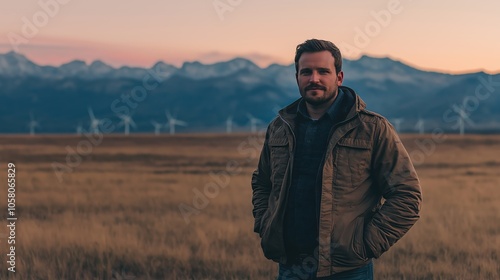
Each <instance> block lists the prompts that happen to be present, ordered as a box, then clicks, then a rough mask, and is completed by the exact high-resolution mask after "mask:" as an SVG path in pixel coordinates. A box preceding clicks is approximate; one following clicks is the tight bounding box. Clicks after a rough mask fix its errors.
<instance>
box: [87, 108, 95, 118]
mask: <svg viewBox="0 0 500 280" xmlns="http://www.w3.org/2000/svg"><path fill="white" fill-rule="evenodd" d="M87 111H88V112H89V116H90V119H91V120H95V119H96V118H95V116H94V111H92V108H91V107H88V108H87Z"/></svg>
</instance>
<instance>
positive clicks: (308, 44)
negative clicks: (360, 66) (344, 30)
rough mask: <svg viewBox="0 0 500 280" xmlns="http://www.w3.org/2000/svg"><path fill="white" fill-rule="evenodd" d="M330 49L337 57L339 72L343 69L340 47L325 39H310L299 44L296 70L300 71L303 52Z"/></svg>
mask: <svg viewBox="0 0 500 280" xmlns="http://www.w3.org/2000/svg"><path fill="white" fill-rule="evenodd" d="M321 51H329V52H330V53H331V54H332V56H333V58H335V72H336V73H339V72H340V71H341V70H342V55H341V54H340V50H339V48H337V46H335V44H334V43H332V42H330V41H325V40H318V39H310V40H307V41H305V42H304V43H302V44H300V45H297V50H296V51H295V72H298V71H299V59H300V56H301V55H302V54H303V53H310V52H321Z"/></svg>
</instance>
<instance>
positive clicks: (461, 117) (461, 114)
mask: <svg viewBox="0 0 500 280" xmlns="http://www.w3.org/2000/svg"><path fill="white" fill-rule="evenodd" d="M464 104H465V103H464ZM453 109H455V112H457V113H458V123H457V126H458V130H459V131H460V136H463V135H464V134H465V122H467V123H469V124H471V125H473V124H474V122H473V121H472V120H471V119H470V118H469V115H468V114H467V113H466V112H465V111H464V109H463V108H460V107H458V106H457V105H453Z"/></svg>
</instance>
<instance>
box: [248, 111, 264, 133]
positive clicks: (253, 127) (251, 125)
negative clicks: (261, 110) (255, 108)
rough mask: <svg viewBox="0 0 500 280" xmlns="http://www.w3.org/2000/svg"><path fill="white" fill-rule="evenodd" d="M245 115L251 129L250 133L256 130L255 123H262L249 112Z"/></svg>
mask: <svg viewBox="0 0 500 280" xmlns="http://www.w3.org/2000/svg"><path fill="white" fill-rule="evenodd" d="M247 117H248V119H249V120H250V130H251V131H252V133H255V132H257V124H259V123H262V121H261V120H259V119H257V118H255V117H254V116H252V115H251V114H247Z"/></svg>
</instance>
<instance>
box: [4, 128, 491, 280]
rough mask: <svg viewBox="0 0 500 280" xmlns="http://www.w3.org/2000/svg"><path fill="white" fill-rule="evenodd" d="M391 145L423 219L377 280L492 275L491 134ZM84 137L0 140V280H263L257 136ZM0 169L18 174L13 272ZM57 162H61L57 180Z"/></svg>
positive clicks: (267, 264)
mask: <svg viewBox="0 0 500 280" xmlns="http://www.w3.org/2000/svg"><path fill="white" fill-rule="evenodd" d="M402 138H403V141H404V143H405V145H406V147H407V149H408V150H409V151H412V155H413V156H415V157H416V158H415V161H416V162H418V164H417V171H418V173H419V176H420V179H421V183H422V187H423V192H424V203H423V206H422V213H421V214H422V218H421V219H420V220H419V221H418V222H417V224H416V225H415V226H414V227H413V228H412V230H411V231H410V232H409V233H408V234H407V235H406V236H405V237H404V238H403V239H402V240H401V241H400V242H398V243H397V244H396V245H395V246H394V247H393V248H391V249H390V250H389V252H387V253H386V254H384V255H383V256H382V257H381V258H380V259H377V260H376V261H375V274H376V279H500V264H499V263H500V136H465V137H463V138H462V137H460V136H457V135H448V136H446V139H445V140H444V141H439V142H440V143H437V142H435V141H433V140H432V138H431V137H430V135H426V136H418V135H404V136H402ZM86 141H87V140H85V138H78V137H76V136H35V137H29V136H2V137H0V164H1V165H0V166H1V168H0V178H2V179H1V180H2V181H3V182H4V183H2V184H1V185H0V186H1V187H0V209H1V211H0V213H1V216H0V218H1V221H2V222H1V223H2V224H4V225H2V226H1V227H0V254H1V257H0V260H1V265H0V278H1V279H273V277H274V275H275V274H276V269H277V266H276V264H274V263H272V262H271V261H268V260H266V259H265V258H264V257H263V255H262V252H261V250H260V243H259V239H258V236H257V235H256V234H254V233H253V232H252V229H253V218H252V214H251V209H252V205H251V187H250V175H251V172H252V171H253V169H254V168H255V166H256V162H257V153H258V152H259V151H260V145H261V142H260V139H259V138H258V137H257V136H250V135H243V134H239V135H232V136H225V135H176V136H160V137H154V136H148V135H139V136H131V137H123V136H110V135H106V136H105V137H104V139H103V140H102V143H100V144H98V145H95V146H94V145H91V146H85V143H89V142H86ZM423 143H425V144H423ZM429 143H430V144H429ZM85 147H86V148H87V149H92V151H91V152H90V151H89V150H86V151H85ZM68 148H69V152H68ZM82 149H83V150H82ZM77 150H79V151H80V153H79V154H78V156H76V155H77V154H76V153H78V151H77ZM80 156H81V157H80ZM67 160H69V163H70V166H68V165H67V164H66V161H67ZM7 162H14V163H15V164H16V171H17V172H16V182H17V186H16V188H17V190H16V211H17V217H18V220H17V224H16V273H15V274H14V273H9V272H8V271H7V256H6V254H7V253H8V252H7V249H8V244H7V239H6V236H7V234H8V232H7V227H6V226H5V225H6V224H7V221H6V215H7V214H6V213H7V211H6V208H7V205H6V204H7V200H6V195H7V186H6V183H5V180H6V174H7V167H6V166H7ZM54 162H58V163H60V164H61V166H66V168H65V169H62V170H63V171H64V173H63V174H59V175H60V176H62V177H61V178H62V181H60V180H59V179H58V176H57V175H56V173H55V172H54V169H53V163H54ZM61 172H62V171H61ZM203 192H205V193H206V194H208V197H206V198H200V193H203ZM193 199H194V201H193ZM193 203H194V204H195V205H193ZM180 204H183V205H184V206H185V207H184V209H185V210H186V209H190V210H191V212H189V213H190V214H191V215H190V216H189V217H188V219H189V221H188V222H187V221H186V220H185V219H184V217H183V216H182V215H181V214H180V210H179V205H180ZM188 206H189V207H193V208H188ZM194 207H198V208H200V209H197V208H194ZM186 211H187V210H186Z"/></svg>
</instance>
